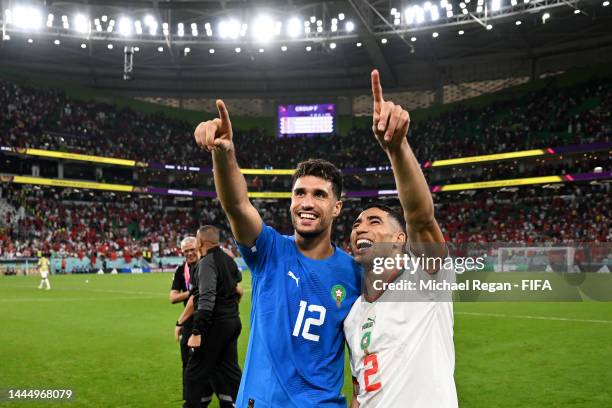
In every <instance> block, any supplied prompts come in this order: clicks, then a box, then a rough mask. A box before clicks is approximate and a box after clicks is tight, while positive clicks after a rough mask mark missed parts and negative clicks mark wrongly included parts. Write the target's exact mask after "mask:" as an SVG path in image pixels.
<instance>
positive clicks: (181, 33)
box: [177, 23, 185, 37]
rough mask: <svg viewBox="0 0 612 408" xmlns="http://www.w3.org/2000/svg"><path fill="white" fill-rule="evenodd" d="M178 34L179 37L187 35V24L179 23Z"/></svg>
mask: <svg viewBox="0 0 612 408" xmlns="http://www.w3.org/2000/svg"><path fill="white" fill-rule="evenodd" d="M177 34H178V36H179V37H183V36H184V35H185V24H183V23H178V29H177Z"/></svg>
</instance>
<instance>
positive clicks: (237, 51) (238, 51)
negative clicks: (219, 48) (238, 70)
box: [234, 47, 242, 54]
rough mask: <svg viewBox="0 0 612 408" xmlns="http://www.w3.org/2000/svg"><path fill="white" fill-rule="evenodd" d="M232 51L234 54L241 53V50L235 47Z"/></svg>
mask: <svg viewBox="0 0 612 408" xmlns="http://www.w3.org/2000/svg"><path fill="white" fill-rule="evenodd" d="M234 51H235V52H236V54H240V51H242V50H241V49H240V47H236V48H234Z"/></svg>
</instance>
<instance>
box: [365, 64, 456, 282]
mask: <svg viewBox="0 0 612 408" xmlns="http://www.w3.org/2000/svg"><path fill="white" fill-rule="evenodd" d="M372 96H373V99H374V117H373V126H372V130H373V132H374V135H375V136H376V139H377V140H378V142H379V143H380V145H381V147H382V148H383V150H384V151H385V153H386V154H387V157H388V158H389V161H390V162H391V166H392V168H393V177H394V178H395V185H396V188H397V194H398V196H399V200H400V203H401V205H402V209H403V211H404V218H405V219H406V227H407V230H408V231H407V232H408V238H409V242H410V248H411V250H412V251H413V252H414V253H416V254H425V256H427V257H444V256H446V246H445V245H444V236H443V234H442V231H441V230H440V227H439V226H438V223H437V221H436V219H435V217H434V205H433V199H432V197H431V192H430V191H429V186H428V185H427V181H426V180H425V176H424V175H423V172H422V171H421V166H420V165H419V162H418V161H417V159H416V157H415V156H414V153H413V152H412V149H411V148H410V145H409V144H408V139H407V138H406V136H407V135H408V127H409V125H410V115H409V114H408V111H406V110H404V109H402V107H401V106H399V105H396V104H394V103H393V102H391V101H385V100H384V99H383V95H382V87H381V84H380V76H379V73H378V71H377V70H374V71H372ZM427 272H429V273H435V272H436V270H428V271H427Z"/></svg>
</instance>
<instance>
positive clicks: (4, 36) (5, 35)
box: [2, 34, 11, 41]
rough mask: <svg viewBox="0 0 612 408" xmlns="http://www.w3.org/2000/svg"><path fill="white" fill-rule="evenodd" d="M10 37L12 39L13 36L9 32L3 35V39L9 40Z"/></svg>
mask: <svg viewBox="0 0 612 408" xmlns="http://www.w3.org/2000/svg"><path fill="white" fill-rule="evenodd" d="M10 39H11V36H10V35H8V34H4V35H3V36H2V41H9V40H10Z"/></svg>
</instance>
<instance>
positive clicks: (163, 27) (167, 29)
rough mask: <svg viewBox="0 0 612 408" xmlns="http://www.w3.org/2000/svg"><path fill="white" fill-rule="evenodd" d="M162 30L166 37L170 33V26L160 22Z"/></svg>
mask: <svg viewBox="0 0 612 408" xmlns="http://www.w3.org/2000/svg"><path fill="white" fill-rule="evenodd" d="M162 31H163V33H164V35H165V36H166V37H167V36H168V35H169V34H170V27H169V26H168V23H162Z"/></svg>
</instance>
